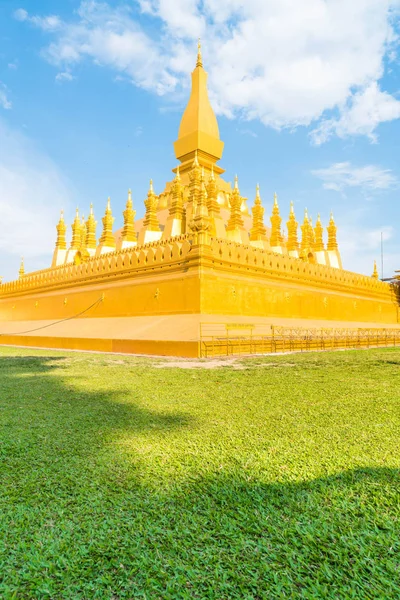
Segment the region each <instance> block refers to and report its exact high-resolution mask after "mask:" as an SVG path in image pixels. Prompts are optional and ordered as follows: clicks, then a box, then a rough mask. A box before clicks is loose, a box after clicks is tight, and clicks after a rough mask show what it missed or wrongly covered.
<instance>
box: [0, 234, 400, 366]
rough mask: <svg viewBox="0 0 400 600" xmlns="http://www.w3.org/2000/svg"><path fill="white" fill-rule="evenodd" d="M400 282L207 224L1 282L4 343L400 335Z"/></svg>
mask: <svg viewBox="0 0 400 600" xmlns="http://www.w3.org/2000/svg"><path fill="white" fill-rule="evenodd" d="M397 290H398V286H396V285H389V284H387V283H384V282H381V281H379V280H378V279H375V278H372V277H367V276H363V275H358V274H355V273H351V272H348V271H344V270H342V269H335V268H333V267H329V266H325V265H319V264H311V263H309V262H307V261H304V260H302V259H300V258H293V257H291V256H288V255H279V254H276V253H274V252H272V251H269V250H265V249H262V248H256V247H253V246H246V245H243V244H240V243H236V242H233V241H229V240H220V239H213V238H211V237H208V234H207V233H206V232H204V233H203V234H199V235H197V234H192V235H182V236H179V237H175V238H173V239H171V240H165V241H164V240H159V241H157V242H153V243H150V244H146V245H143V246H142V247H140V246H137V247H134V248H126V249H121V250H119V251H115V252H110V253H108V254H103V255H101V256H97V257H92V258H89V259H88V260H87V261H86V262H82V263H81V264H65V265H61V266H59V267H54V268H50V269H46V270H43V271H39V272H35V273H30V274H27V275H24V276H22V277H21V278H20V279H19V280H17V281H13V282H10V283H5V284H3V285H1V286H0V333H1V336H0V344H3V345H4V344H9V345H20V346H32V347H33V346H34V347H43V348H61V349H76V350H94V351H104V352H124V353H135V354H148V355H168V356H181V357H198V356H201V355H204V354H205V352H204V348H206V347H207V343H206V341H207V340H208V342H210V343H211V340H213V347H215V348H216V349H217V347H218V343H219V342H218V340H220V342H221V340H222V338H223V337H224V336H227V337H229V336H230V338H231V340H235V339H236V340H239V342H238V343H237V344H236V346H237V347H238V348H239V346H240V345H241V341H240V340H242V341H243V340H245V339H246V338H247V339H251V338H253V339H256V338H257V339H258V338H259V337H263V336H264V337H265V338H268V337H271V335H272V329H271V326H273V327H275V328H276V327H286V328H289V327H290V328H293V330H295V329H296V328H311V329H314V330H315V329H321V330H322V329H323V328H326V329H330V330H332V328H341V329H345V328H350V329H352V330H353V331H354V330H355V329H357V328H361V329H362V330H367V329H371V328H374V329H381V330H382V331H383V330H385V331H391V332H393V335H395V332H397V331H400V328H399V325H398V318H399V315H398V309H399V304H398V296H397ZM298 335H299V337H302V335H301V334H300V333H299V334H298ZM385 335H387V334H385ZM292 337H293V334H292ZM210 343H209V344H208V347H211V346H210ZM371 344H372V342H371ZM219 345H221V343H219ZM231 345H232V344H231ZM236 346H235V344H233V345H232V348H233V352H235V351H240V348H239V350H235V347H236ZM283 349H284V348H283ZM287 349H289V348H287ZM224 352H225V351H224ZM206 353H207V355H210V354H211V350H209V351H208V352H206ZM216 353H218V351H217V350H216Z"/></svg>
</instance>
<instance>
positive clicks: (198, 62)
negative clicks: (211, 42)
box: [196, 38, 203, 67]
mask: <svg viewBox="0 0 400 600" xmlns="http://www.w3.org/2000/svg"><path fill="white" fill-rule="evenodd" d="M202 66H203V57H202V56H201V42H200V38H199V39H198V40H197V62H196V67H202Z"/></svg>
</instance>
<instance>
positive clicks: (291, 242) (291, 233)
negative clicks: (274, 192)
mask: <svg viewBox="0 0 400 600" xmlns="http://www.w3.org/2000/svg"><path fill="white" fill-rule="evenodd" d="M286 225H287V230H288V239H287V244H286V249H287V250H288V252H289V251H291V252H294V251H296V250H298V249H299V241H298V238H297V229H298V223H297V221H296V215H295V214H294V206H293V202H291V203H290V212H289V219H288V221H287V223H286Z"/></svg>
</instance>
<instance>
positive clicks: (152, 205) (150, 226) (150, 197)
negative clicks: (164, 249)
mask: <svg viewBox="0 0 400 600" xmlns="http://www.w3.org/2000/svg"><path fill="white" fill-rule="evenodd" d="M144 205H145V207H146V213H145V215H144V220H143V226H144V227H145V229H146V230H147V231H160V225H159V222H158V217H157V206H158V200H157V196H156V195H155V193H154V189H153V180H152V179H150V188H149V191H148V193H147V199H146V200H145V201H144Z"/></svg>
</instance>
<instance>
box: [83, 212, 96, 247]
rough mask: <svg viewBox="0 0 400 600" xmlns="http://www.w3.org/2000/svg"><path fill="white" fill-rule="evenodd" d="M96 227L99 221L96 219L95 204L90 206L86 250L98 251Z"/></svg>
mask: <svg viewBox="0 0 400 600" xmlns="http://www.w3.org/2000/svg"><path fill="white" fill-rule="evenodd" d="M96 226H97V221H96V220H95V218H94V213H93V204H91V205H90V211H89V216H88V220H87V221H86V242H85V243H86V248H88V249H90V250H95V249H96Z"/></svg>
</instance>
